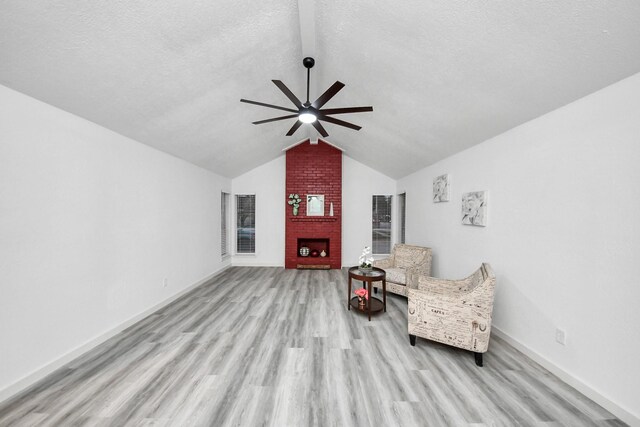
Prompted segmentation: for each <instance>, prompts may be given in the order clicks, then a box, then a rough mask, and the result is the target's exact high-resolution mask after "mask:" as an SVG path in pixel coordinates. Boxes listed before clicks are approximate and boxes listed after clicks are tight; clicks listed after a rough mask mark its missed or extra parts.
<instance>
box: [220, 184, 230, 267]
mask: <svg viewBox="0 0 640 427" xmlns="http://www.w3.org/2000/svg"><path fill="white" fill-rule="evenodd" d="M228 220H229V194H228V193H222V194H221V197H220V253H221V254H222V256H227V255H229V227H228V224H227V222H228Z"/></svg>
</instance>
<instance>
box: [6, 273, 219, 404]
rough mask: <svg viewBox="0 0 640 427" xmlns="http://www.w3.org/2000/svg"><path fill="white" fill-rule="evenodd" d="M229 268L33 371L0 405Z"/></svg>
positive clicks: (13, 388) (11, 386)
mask: <svg viewBox="0 0 640 427" xmlns="http://www.w3.org/2000/svg"><path fill="white" fill-rule="evenodd" d="M229 267H231V265H226V266H223V267H221V268H219V269H218V270H216V271H214V272H213V273H211V274H209V275H207V276H206V277H204V278H203V279H200V280H198V281H197V282H196V283H194V284H192V285H190V286H188V287H186V288H185V289H183V290H181V291H180V292H178V293H177V294H175V295H173V296H171V297H169V298H167V299H165V300H164V301H161V302H159V303H158V304H156V305H154V306H153V307H150V308H148V309H147V310H145V311H143V312H142V313H140V314H137V315H136V316H133V317H132V318H130V319H128V320H126V321H124V322H123V323H121V324H119V325H117V326H115V327H114V328H112V329H110V330H108V331H107V332H105V333H103V334H100V335H98V336H97V337H95V338H93V339H91V340H89V341H87V342H86V343H84V344H82V345H80V346H78V347H76V348H74V349H73V350H71V351H70V352H68V353H66V354H64V355H63V356H61V357H59V358H58V359H56V360H54V361H52V362H49V363H47V364H46V365H44V366H42V367H40V368H38V369H36V370H35V371H33V372H31V373H30V374H28V375H26V376H25V377H23V378H21V379H19V380H18V381H16V382H15V383H13V384H11V385H9V386H8V387H5V388H4V389H2V390H0V403H2V402H4V401H6V400H9V399H11V398H12V397H14V396H15V395H17V394H19V393H21V392H22V391H24V390H26V389H27V388H29V387H30V386H32V385H33V384H35V383H36V382H38V381H40V380H41V379H43V378H44V377H46V376H47V375H49V374H51V373H52V372H54V371H55V370H57V369H59V368H61V367H63V366H64V365H66V364H67V363H69V362H71V361H72V360H74V359H76V358H77V357H79V356H81V355H82V354H84V353H86V352H88V351H89V350H91V349H93V348H95V347H97V346H98V345H100V344H102V343H103V342H105V341H106V340H108V339H109V338H112V337H113V336H115V335H117V334H119V333H120V332H122V331H124V330H125V329H127V328H128V327H129V326H131V325H133V324H135V323H137V322H139V321H140V320H142V319H144V318H145V317H147V316H149V315H150V314H153V313H155V312H156V311H158V310H160V309H161V308H163V307H165V306H166V305H169V304H171V303H172V302H174V301H175V300H177V299H178V298H180V297H181V296H183V295H184V294H186V293H188V292H190V291H192V290H193V289H195V288H197V287H198V286H200V285H202V284H204V283H205V282H207V281H208V280H210V279H211V278H213V277H215V276H216V275H218V274H220V273H222V272H223V271H224V270H226V269H227V268H229Z"/></svg>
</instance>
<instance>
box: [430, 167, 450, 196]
mask: <svg viewBox="0 0 640 427" xmlns="http://www.w3.org/2000/svg"><path fill="white" fill-rule="evenodd" d="M448 201H449V174H448V173H447V174H444V175H440V176H436V177H435V178H433V203H440V202H448Z"/></svg>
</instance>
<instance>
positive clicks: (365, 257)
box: [358, 246, 373, 272]
mask: <svg viewBox="0 0 640 427" xmlns="http://www.w3.org/2000/svg"><path fill="white" fill-rule="evenodd" d="M358 262H359V264H360V265H359V267H358V268H359V269H360V270H361V271H364V272H369V271H371V270H373V255H371V248H370V247H369V246H365V247H364V249H363V250H362V255H360V258H359V259H358Z"/></svg>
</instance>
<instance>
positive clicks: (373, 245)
mask: <svg viewBox="0 0 640 427" xmlns="http://www.w3.org/2000/svg"><path fill="white" fill-rule="evenodd" d="M376 197H388V198H389V199H390V200H389V204H390V206H389V209H388V215H389V251H388V252H386V253H382V252H381V253H378V252H376V248H375V246H376V245H375V244H374V242H375V241H374V238H373V230H374V228H373V224H374V205H375V203H376V202H375V200H376ZM394 206H395V203H394V201H393V194H373V195H372V196H371V252H372V255H373V256H374V257H376V256H379V255H389V254H390V253H391V249H392V248H393V234H394V233H393V225H394V214H393V208H394Z"/></svg>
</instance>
